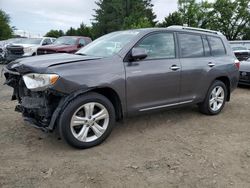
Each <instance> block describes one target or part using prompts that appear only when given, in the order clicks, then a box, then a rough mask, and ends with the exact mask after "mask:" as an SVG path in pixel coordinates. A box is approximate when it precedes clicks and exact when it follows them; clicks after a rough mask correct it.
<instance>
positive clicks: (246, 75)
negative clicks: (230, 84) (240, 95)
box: [239, 59, 250, 86]
mask: <svg viewBox="0 0 250 188" xmlns="http://www.w3.org/2000/svg"><path fill="white" fill-rule="evenodd" d="M240 64H241V65H240V80H239V84H240V85H248V86H250V59H247V60H246V61H241V63H240Z"/></svg>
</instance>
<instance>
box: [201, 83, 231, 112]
mask: <svg viewBox="0 0 250 188" xmlns="http://www.w3.org/2000/svg"><path fill="white" fill-rule="evenodd" d="M219 88H220V89H222V90H223V91H222V92H221V94H220V95H218V96H217V94H218V93H219V90H218V89H219ZM215 91H217V92H215ZM215 93H216V94H215ZM227 95H228V93H227V88H226V85H225V84H224V83H223V82H222V81H220V80H215V81H214V82H213V84H212V85H211V86H210V88H209V90H208V92H207V95H206V98H205V100H204V101H203V102H202V103H201V104H199V109H200V112H201V113H203V114H207V115H217V114H219V113H220V112H221V111H222V109H223V108H224V106H225V102H226V99H227ZM222 96H223V97H222ZM222 98H223V101H222ZM213 102H214V103H213ZM216 106H217V108H216Z"/></svg>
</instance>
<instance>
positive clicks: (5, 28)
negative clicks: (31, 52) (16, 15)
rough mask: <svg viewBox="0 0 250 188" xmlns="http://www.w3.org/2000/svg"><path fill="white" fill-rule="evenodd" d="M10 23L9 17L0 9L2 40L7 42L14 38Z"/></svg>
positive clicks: (0, 35)
mask: <svg viewBox="0 0 250 188" xmlns="http://www.w3.org/2000/svg"><path fill="white" fill-rule="evenodd" d="M9 23H10V17H9V15H8V14H6V13H5V12H4V11H3V10H1V9H0V40H5V39H8V38H10V37H11V36H12V34H13V30H12V27H11V26H10V24H9Z"/></svg>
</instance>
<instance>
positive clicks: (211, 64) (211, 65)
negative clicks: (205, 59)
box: [207, 62, 215, 67]
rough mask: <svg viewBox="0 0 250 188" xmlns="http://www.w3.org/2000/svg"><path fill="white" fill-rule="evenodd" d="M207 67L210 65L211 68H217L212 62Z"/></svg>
mask: <svg viewBox="0 0 250 188" xmlns="http://www.w3.org/2000/svg"><path fill="white" fill-rule="evenodd" d="M207 65H208V66H209V67H214V66H215V64H214V63H212V62H209V63H208V64H207Z"/></svg>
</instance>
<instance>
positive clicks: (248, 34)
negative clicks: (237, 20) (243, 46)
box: [242, 26, 250, 40]
mask: <svg viewBox="0 0 250 188" xmlns="http://www.w3.org/2000/svg"><path fill="white" fill-rule="evenodd" d="M242 39H243V40H250V27H249V26H248V27H247V28H245V30H244V34H243V37H242Z"/></svg>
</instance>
